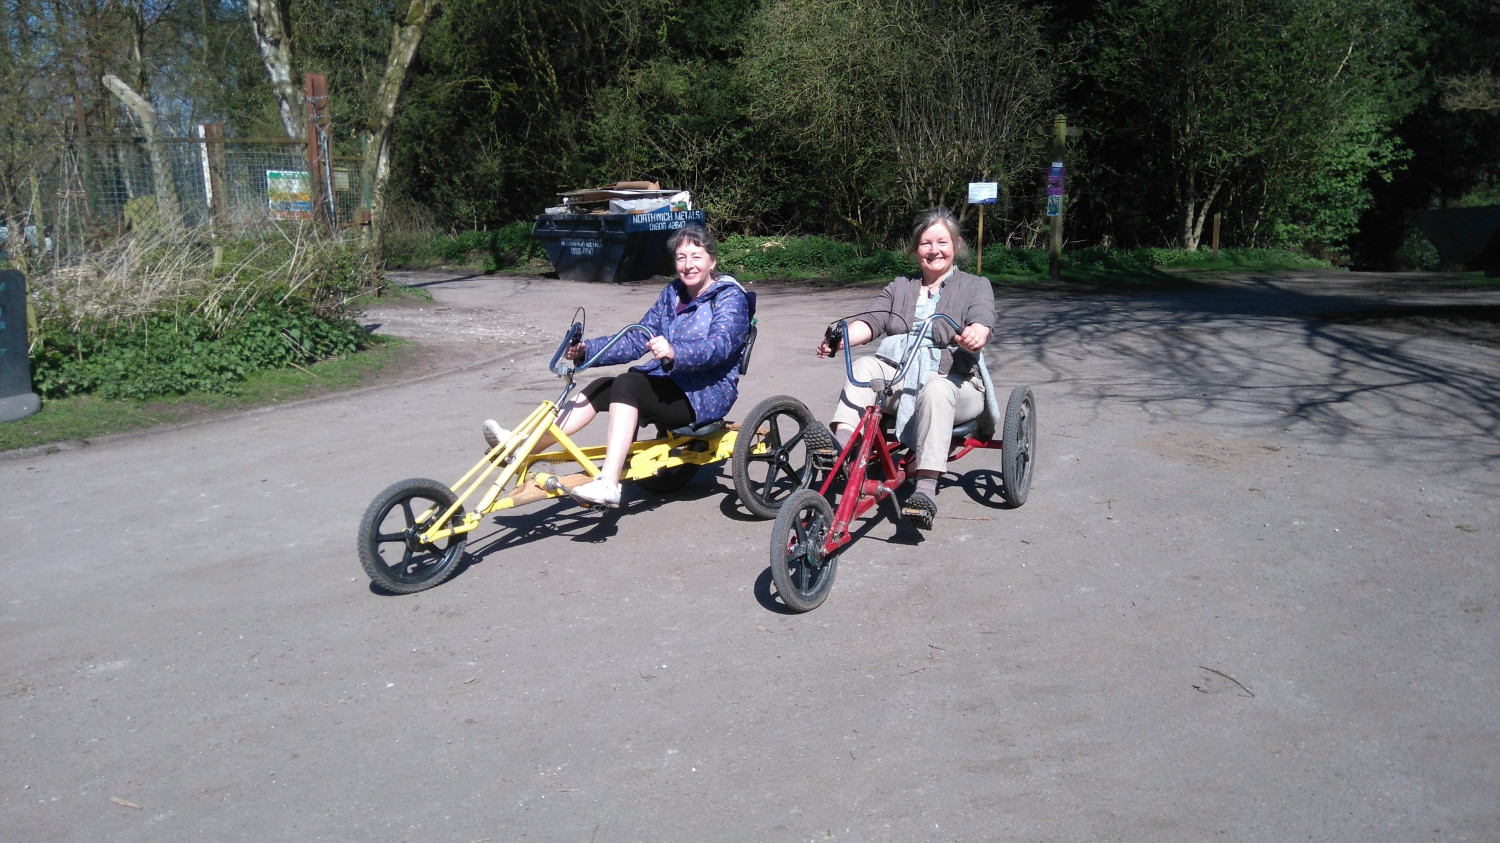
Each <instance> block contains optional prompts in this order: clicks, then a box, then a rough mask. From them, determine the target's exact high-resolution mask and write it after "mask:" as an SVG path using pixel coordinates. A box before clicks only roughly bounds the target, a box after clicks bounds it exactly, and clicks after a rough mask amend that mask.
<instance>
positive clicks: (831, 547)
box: [818, 405, 1001, 559]
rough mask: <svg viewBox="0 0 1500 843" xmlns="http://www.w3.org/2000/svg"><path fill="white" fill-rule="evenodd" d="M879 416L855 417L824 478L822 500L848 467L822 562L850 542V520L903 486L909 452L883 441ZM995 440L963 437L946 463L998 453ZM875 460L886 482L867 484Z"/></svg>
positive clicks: (873, 412) (868, 411)
mask: <svg viewBox="0 0 1500 843" xmlns="http://www.w3.org/2000/svg"><path fill="white" fill-rule="evenodd" d="M882 421H883V419H882V416H881V411H880V407H879V406H876V405H871V406H868V407H866V408H865V409H864V412H863V413H862V414H861V415H860V417H859V424H858V425H857V426H856V427H855V428H854V435H853V436H851V437H850V438H849V444H848V445H846V446H844V450H843V451H842V452H840V453H839V455H838V458H837V459H835V460H834V461H833V468H832V470H830V471H829V472H828V476H827V477H826V478H824V480H823V485H822V486H820V487H819V488H818V492H819V493H820V494H822V495H823V496H824V497H827V496H828V492H829V491H830V489H831V488H832V487H833V481H834V479H835V478H837V477H838V474H839V466H841V465H844V464H845V463H846V462H847V463H849V479H848V480H846V481H845V482H844V490H843V492H841V493H840V494H839V505H838V507H837V508H835V509H834V511H833V526H832V527H831V528H830V529H829V531H828V536H827V537H826V538H824V539H823V546H822V549H821V550H822V554H823V558H825V559H826V558H829V557H831V556H833V555H834V554H836V553H838V552H839V549H840V548H842V547H843V546H844V545H846V544H848V543H849V542H851V541H853V540H854V537H853V536H851V535H850V534H849V525H850V524H851V523H853V521H854V519H856V518H858V517H860V516H861V515H864V514H865V513H866V512H869V511H870V510H871V509H873V508H874V507H875V506H876V505H877V504H879V503H880V501H882V500H884V499H885V498H891V497H893V496H894V495H895V493H896V490H897V489H899V488H901V484H902V483H905V482H906V464H907V462H908V461H909V460H910V459H911V458H912V456H913V455H912V453H911V450H910V449H908V448H907V447H906V446H905V445H902V444H901V443H900V442H897V443H896V444H895V446H894V447H893V446H891V445H890V444H889V443H888V442H886V439H885V431H884V430H883V429H882ZM1000 445H1001V442H1000V440H999V439H975V438H974V437H972V436H965V437H964V439H963V441H962V442H959V443H957V444H955V445H953V446H952V447H951V448H950V449H949V450H950V456H949V457H948V461H949V462H953V461H954V460H956V459H959V458H960V457H962V456H964V455H965V454H967V453H969V452H970V451H973V450H974V449H976V448H979V449H987V450H996V451H998V450H1000ZM952 448H958V449H959V450H958V452H957V453H951V451H952ZM872 458H873V459H876V460H878V461H879V462H878V464H879V465H880V467H881V468H882V469H883V471H884V474H885V476H886V478H887V479H886V480H871V479H869V478H868V476H867V475H868V474H869V469H870V461H871V459H872ZM850 489H858V490H859V494H857V495H851V494H849V490H850Z"/></svg>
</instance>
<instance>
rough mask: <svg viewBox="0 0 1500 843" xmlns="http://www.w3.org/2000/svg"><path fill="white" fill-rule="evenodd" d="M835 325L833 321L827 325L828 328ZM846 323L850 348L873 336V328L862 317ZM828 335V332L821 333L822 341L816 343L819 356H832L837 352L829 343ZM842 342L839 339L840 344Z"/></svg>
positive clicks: (832, 327)
mask: <svg viewBox="0 0 1500 843" xmlns="http://www.w3.org/2000/svg"><path fill="white" fill-rule="evenodd" d="M837 325H838V323H837V322H835V323H834V324H833V325H830V326H829V327H830V329H834V328H835V326H837ZM848 325H849V346H850V347H851V348H852V347H854V346H856V345H864V344H865V343H867V342H869V341H870V340H871V339H873V338H874V337H875V330H874V329H873V328H871V327H870V325H869V323H868V322H865V321H864V320H863V319H856V320H854V321H853V322H849V323H848ZM829 336H830V335H829V334H827V333H825V334H824V335H823V341H822V342H819V343H818V348H817V352H818V356H819V357H832V356H833V355H835V354H837V353H838V349H837V348H834V347H833V346H832V345H830V344H829V341H828V340H829ZM842 342H843V341H842V340H839V343H840V344H842Z"/></svg>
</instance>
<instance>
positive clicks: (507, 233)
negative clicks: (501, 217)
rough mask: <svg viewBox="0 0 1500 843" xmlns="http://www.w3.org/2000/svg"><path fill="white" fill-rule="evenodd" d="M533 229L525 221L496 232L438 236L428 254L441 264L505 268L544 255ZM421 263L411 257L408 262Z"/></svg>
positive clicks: (487, 270)
mask: <svg viewBox="0 0 1500 843" xmlns="http://www.w3.org/2000/svg"><path fill="white" fill-rule="evenodd" d="M531 228H532V224H531V223H529V222H524V221H523V222H513V223H511V224H509V225H507V226H504V227H502V228H497V229H494V230H492V231H461V232H459V233H458V234H454V235H442V234H440V235H436V236H434V237H433V238H432V240H431V242H430V243H429V245H428V255H429V257H430V259H431V260H435V261H437V262H438V263H449V264H466V265H467V264H475V263H477V264H478V265H479V268H480V269H481V270H483V271H485V272H493V271H495V270H497V269H505V268H506V267H510V266H515V265H516V264H519V263H522V262H524V261H527V260H530V259H531V258H534V257H539V256H541V255H542V243H541V241H540V240H537V239H536V238H535V237H533V236H532V234H531ZM420 262H421V261H420V260H418V259H408V260H407V263H408V265H409V264H413V263H420Z"/></svg>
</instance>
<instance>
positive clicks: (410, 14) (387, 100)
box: [364, 0, 442, 270]
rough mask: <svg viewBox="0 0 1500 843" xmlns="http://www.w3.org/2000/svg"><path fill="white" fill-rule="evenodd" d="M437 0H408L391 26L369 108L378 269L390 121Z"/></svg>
mask: <svg viewBox="0 0 1500 843" xmlns="http://www.w3.org/2000/svg"><path fill="white" fill-rule="evenodd" d="M440 5H442V3H441V0H411V5H410V6H408V7H407V11H406V18H405V20H403V21H402V22H401V23H400V24H398V25H396V26H394V27H392V29H391V52H390V55H389V56H388V57H387V59H386V64H385V75H384V76H383V77H381V80H380V88H379V89H378V90H377V91H376V92H375V101H374V102H373V103H371V105H372V108H371V109H370V145H369V147H368V148H367V149H366V150H365V163H364V166H365V178H367V179H369V184H370V256H371V263H372V265H373V266H374V267H375V268H376V269H377V270H378V269H379V266H380V252H381V249H382V247H383V246H384V244H385V223H386V215H387V209H388V208H389V205H390V196H389V192H390V191H389V186H390V175H391V124H393V123H394V122H395V120H396V107H397V106H398V105H400V103H401V96H402V94H404V93H405V92H406V84H407V70H408V68H410V67H411V63H412V60H413V59H414V58H416V55H417V48H418V47H420V46H421V45H422V37H423V36H424V35H426V34H427V25H428V24H429V23H431V22H432V16H433V15H434V14H436V13H437V10H438V7H439V6H440Z"/></svg>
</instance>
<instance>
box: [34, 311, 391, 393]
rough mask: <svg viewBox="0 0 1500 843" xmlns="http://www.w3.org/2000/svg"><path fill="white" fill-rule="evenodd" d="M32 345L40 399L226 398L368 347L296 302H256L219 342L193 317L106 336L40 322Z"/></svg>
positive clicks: (361, 335) (156, 318)
mask: <svg viewBox="0 0 1500 843" xmlns="http://www.w3.org/2000/svg"><path fill="white" fill-rule="evenodd" d="M39 339H40V342H38V343H36V350H35V351H34V352H33V353H32V357H31V369H32V383H33V388H34V389H35V390H36V392H37V394H38V395H40V396H41V397H43V398H63V397H66V396H69V395H79V394H93V395H98V396H100V397H103V398H150V397H155V396H163V395H181V394H185V393H188V392H212V393H232V392H234V389H235V385H236V384H237V383H239V382H240V381H242V380H244V379H245V376H246V375H249V374H251V373H253V372H257V371H264V370H270V369H279V368H284V367H287V366H291V365H305V364H309V363H315V362H317V361H319V360H325V359H328V358H331V357H338V356H342V355H345V354H350V353H352V352H355V351H358V350H360V349H362V348H365V347H367V346H368V345H369V344H370V337H369V335H368V334H366V332H365V330H364V329H363V328H362V327H361V326H360V325H359V323H358V322H356V321H354V320H353V319H349V318H347V317H329V316H326V315H323V314H320V313H319V312H318V309H317V308H316V307H315V306H314V305H313V303H312V302H311V301H310V300H308V299H306V298H303V297H297V296H294V297H291V298H287V299H286V300H285V301H281V300H278V299H277V298H276V297H266V298H264V299H262V300H261V301H260V302H259V303H258V304H256V305H255V307H254V308H253V309H251V310H250V311H249V312H248V313H246V315H245V317H244V319H243V320H242V321H241V322H239V323H238V324H237V325H236V326H234V327H233V328H232V329H230V330H229V331H227V332H225V333H222V334H220V333H218V332H216V331H215V329H214V327H213V325H212V324H211V323H210V321H209V320H208V319H207V318H205V317H204V316H202V315H200V314H187V315H182V316H173V315H168V314H154V315H151V316H147V317H144V318H142V319H139V320H135V321H133V322H131V323H128V324H125V325H122V326H120V327H119V328H118V329H116V330H112V331H104V330H100V331H97V332H94V331H82V332H79V331H71V330H68V329H67V328H66V327H65V326H63V325H61V324H59V323H56V322H46V323H43V326H42V330H41V336H40V338H39Z"/></svg>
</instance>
